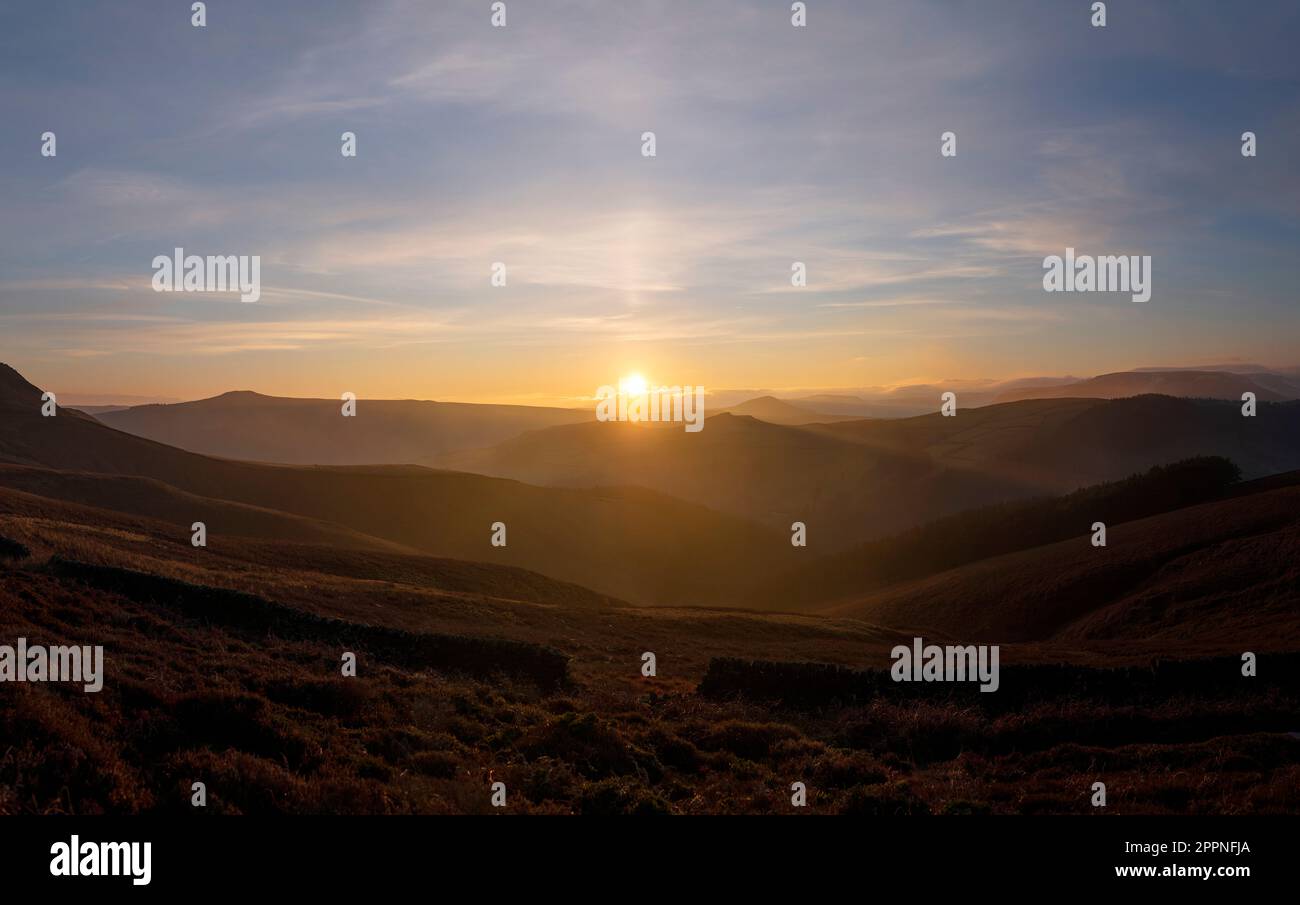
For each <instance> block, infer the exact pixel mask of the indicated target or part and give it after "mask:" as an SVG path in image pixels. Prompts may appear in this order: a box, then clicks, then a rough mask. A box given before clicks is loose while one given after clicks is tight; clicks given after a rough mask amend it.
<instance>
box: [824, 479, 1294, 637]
mask: <svg viewBox="0 0 1300 905" xmlns="http://www.w3.org/2000/svg"><path fill="white" fill-rule="evenodd" d="M1290 478H1291V479H1290V481H1288V482H1285V483H1283V484H1282V486H1277V485H1278V483H1279V482H1276V481H1274V482H1263V483H1262V485H1261V486H1262V487H1263V489H1260V490H1259V491H1258V492H1246V493H1242V494H1240V495H1236V496H1232V497H1230V498H1228V499H1224V500H1219V501H1215V502H1210V503H1204V504H1201V505H1198V506H1192V507H1188V508H1184V509H1178V510H1176V511H1173V512H1169V513H1164V514H1161V515H1156V516H1152V517H1150V518H1145V519H1138V520H1135V521H1131V522H1125V523H1122V524H1118V525H1113V526H1109V527H1108V532H1107V535H1108V536H1107V546H1105V547H1094V546H1092V544H1091V538H1090V533H1089V531H1088V527H1089V526H1087V525H1084V526H1082V527H1081V529H1080V531H1079V533H1078V536H1077V537H1075V538H1072V539H1070V540H1065V541H1060V542H1058V543H1053V544H1048V545H1046V546H1041V547H1035V548H1032V549H1028V550H1022V551H1018V552H1015V553H1010V554H1007V555H1003V556H995V557H991V558H988V559H984V560H980V561H979V562H975V563H971V564H969V565H965V566H961V567H958V568H956V569H951V570H948V571H944V572H939V573H936V574H933V575H930V576H927V577H925V578H921V579H919V580H916V581H907V582H901V583H899V584H896V585H893V586H891V587H889V588H886V589H883V590H881V591H879V592H875V593H869V594H865V595H861V596H859V597H857V598H856V599H848V600H841V601H838V602H836V603H833V604H830V605H827V606H824V607H823V608H822V609H821V610H820V612H824V613H826V614H828V615H834V616H836V617H840V618H844V617H853V618H860V619H864V620H868V621H870V622H872V623H874V624H879V625H883V626H887V627H892V628H903V627H914V628H917V629H918V630H920V629H925V630H929V631H937V632H942V633H945V634H948V635H951V636H955V637H960V638H963V639H965V640H967V641H970V642H974V641H989V642H994V643H1010V642H1027V641H1034V642H1048V641H1050V642H1054V643H1058V644H1060V643H1066V644H1070V643H1083V642H1098V641H1104V642H1108V643H1113V644H1115V645H1117V646H1120V647H1124V646H1128V647H1133V646H1138V645H1142V644H1146V645H1151V644H1153V643H1155V644H1163V645H1166V646H1167V647H1169V648H1170V649H1173V648H1175V647H1178V646H1188V647H1192V646H1195V645H1197V644H1201V645H1205V646H1207V647H1217V648H1218V649H1222V648H1225V647H1228V648H1231V646H1233V645H1238V646H1240V649H1241V650H1253V649H1255V648H1256V647H1258V646H1267V647H1269V648H1270V649H1282V648H1292V649H1294V648H1295V647H1296V646H1300V610H1298V609H1297V607H1296V599H1297V590H1296V589H1297V582H1300V570H1298V568H1297V562H1300V559H1298V558H1297V554H1298V553H1300V474H1297V475H1292V476H1290Z"/></svg>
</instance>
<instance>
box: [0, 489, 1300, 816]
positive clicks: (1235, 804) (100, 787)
mask: <svg viewBox="0 0 1300 905" xmlns="http://www.w3.org/2000/svg"><path fill="white" fill-rule="evenodd" d="M0 537H3V538H5V539H6V540H7V541H8V542H9V543H8V544H6V545H5V546H4V549H5V550H10V551H13V552H14V553H15V554H16V555H5V556H0V639H3V640H4V641H5V642H7V643H14V641H15V639H17V638H24V639H27V641H28V642H29V643H32V644H44V645H52V644H101V645H103V646H104V649H105V674H104V686H103V690H102V691H100V692H99V693H95V694H87V693H85V692H83V691H82V690H80V688H78V687H73V686H70V685H68V684H63V683H22V684H7V685H5V686H3V691H4V693H3V694H0V736H3V737H4V738H5V739H6V744H5V748H4V751H3V752H0V814H12V813H77V814H90V813H141V812H148V813H168V814H175V815H178V816H180V815H184V814H191V813H192V812H193V808H192V807H191V804H190V800H191V795H192V791H191V786H192V784H193V783H194V782H203V783H204V784H205V786H206V788H207V795H208V804H207V809H208V813H219V814H229V813H244V814H279V813H489V812H490V811H491V810H492V807H491V804H490V800H491V791H492V790H491V784H492V783H494V782H497V781H500V782H504V783H506V786H507V790H508V797H507V808H506V810H507V812H509V813H581V814H626V813H633V814H654V813H789V812H790V811H791V808H790V798H789V795H790V792H789V786H790V783H791V782H792V781H794V780H793V779H792V777H794V778H797V780H798V781H802V782H804V783H805V784H806V786H807V788H808V807H807V808H806V809H805V810H802V811H798V812H796V813H811V814H816V813H847V814H861V815H868V816H870V815H875V816H895V815H902V814H924V813H940V814H966V813H981V812H997V813H1029V812H1055V813H1063V812H1064V813H1080V814H1083V813H1089V812H1091V810H1092V808H1091V805H1090V787H1091V784H1092V783H1093V782H1094V781H1096V780H1097V779H1098V778H1099V777H1100V778H1102V779H1104V781H1105V782H1106V783H1107V786H1108V796H1109V802H1108V809H1109V811H1110V812H1111V813H1139V812H1141V813H1186V812H1199V813H1204V812H1211V813H1247V812H1282V813H1294V812H1295V811H1296V810H1297V809H1300V775H1298V774H1297V769H1296V762H1297V756H1300V742H1297V741H1296V740H1294V739H1293V738H1292V737H1291V736H1290V735H1289V734H1288V732H1289V731H1290V729H1291V727H1293V726H1294V725H1295V720H1296V718H1297V714H1298V713H1300V711H1298V710H1297V702H1296V701H1295V700H1294V698H1293V697H1290V696H1289V693H1288V692H1286V691H1285V690H1283V691H1282V692H1281V693H1279V690H1278V683H1277V681H1276V680H1274V679H1270V681H1269V682H1267V683H1264V684H1261V685H1260V686H1258V687H1256V686H1252V685H1251V684H1249V682H1248V681H1246V680H1242V679H1239V678H1238V679H1236V680H1234V681H1224V682H1222V683H1221V684H1220V683H1209V684H1208V685H1205V687H1201V686H1200V685H1198V686H1187V687H1182V688H1178V689H1176V692H1177V693H1176V694H1169V693H1168V691H1167V690H1163V688H1162V686H1160V685H1158V684H1157V685H1156V686H1154V687H1152V688H1148V689H1146V690H1145V691H1144V693H1143V695H1142V696H1140V697H1135V698H1134V699H1133V700H1132V701H1125V700H1123V699H1120V700H1118V701H1117V700H1114V699H1113V698H1114V695H1113V694H1110V693H1107V694H1105V695H1101V696H1099V697H1094V696H1093V695H1092V692H1091V688H1092V687H1093V686H1094V685H1096V681H1097V676H1098V675H1101V674H1099V673H1098V672H1097V669H1096V668H1097V667H1099V666H1103V667H1104V666H1112V665H1113V666H1121V667H1128V668H1139V669H1140V668H1141V665H1142V663H1143V662H1144V658H1148V657H1149V656H1150V655H1151V651H1150V649H1148V650H1147V652H1146V653H1145V654H1142V655H1134V654H1133V653H1131V652H1130V653H1129V654H1127V655H1122V654H1115V653H1108V652H1107V650H1106V649H1105V648H1102V647H1097V646H1095V645H1091V644H1090V642H1088V641H1087V640H1086V639H1079V640H1077V641H1072V642H1071V644H1070V645H1069V647H1068V649H1066V648H1062V649H1052V648H1046V647H1041V646H1036V645H1019V646H1009V647H1005V648H1004V658H1005V662H1006V663H1008V664H1009V665H1008V676H1009V677H1010V679H1009V681H1011V682H1012V683H1013V687H1014V683H1015V681H1016V680H1015V676H1017V675H1020V672H1019V671H1023V669H1033V668H1034V667H1033V664H1043V666H1042V667H1038V668H1040V669H1043V668H1045V669H1048V671H1049V672H1050V674H1051V675H1053V676H1055V677H1057V685H1059V686H1060V688H1061V689H1065V690H1066V691H1065V693H1061V694H1054V695H1052V696H1048V697H1046V698H1043V696H1042V695H1041V694H1040V695H1039V697H1040V700H1038V701H1037V702H1036V703H1033V704H1031V705H1029V706H1025V707H1020V706H1017V707H1015V708H1013V709H1011V710H1010V711H1008V712H1002V713H998V712H996V709H994V710H993V711H989V710H988V708H986V707H983V706H978V705H977V706H974V707H971V706H967V704H965V703H964V702H962V701H960V700H947V699H943V698H934V699H933V700H932V699H930V696H921V697H920V698H918V697H917V696H916V695H914V694H905V695H898V696H896V695H894V694H893V688H892V687H891V686H889V685H885V686H882V687H879V688H875V689H874V690H873V691H872V693H871V694H870V695H867V696H863V697H862V698H860V699H858V700H851V699H850V697H851V695H852V694H854V693H855V692H850V693H849V694H845V693H844V692H836V693H835V694H833V695H832V696H831V697H830V698H828V699H825V700H820V699H819V700H818V701H817V703H816V704H815V706H806V705H803V704H799V703H794V702H793V701H795V700H796V699H798V698H799V697H800V696H801V695H809V694H811V695H814V696H816V695H818V694H820V693H821V692H822V691H823V690H824V688H823V686H824V684H825V682H824V678H823V677H824V675H825V670H824V669H811V668H794V667H791V666H779V665H778V666H777V667H774V668H764V669H760V670H759V671H758V672H757V673H756V672H755V670H753V669H743V670H735V669H732V670H730V671H728V672H727V674H726V683H725V688H724V689H723V693H721V694H719V693H718V691H719V689H718V688H717V687H715V686H717V684H718V683H717V681H716V676H717V675H718V670H719V669H721V667H720V666H719V665H718V664H722V663H732V662H735V661H736V658H738V657H743V658H747V659H748V658H753V659H757V660H760V661H763V662H767V663H776V664H780V663H786V664H791V663H794V664H797V663H798V662H799V661H809V660H817V661H820V662H822V663H828V664H837V665H839V666H843V667H853V668H854V669H858V670H861V669H863V668H864V667H866V668H870V667H883V666H887V665H888V651H889V650H890V649H891V648H892V647H893V646H895V645H897V644H900V643H906V642H907V641H908V640H909V635H908V634H906V633H900V632H896V631H888V630H884V629H880V628H878V627H875V626H871V625H870V624H868V623H865V622H861V621H857V620H842V619H833V618H825V617H816V616H788V615H773V614H758V613H746V612H739V611H722V610H712V611H710V610H684V609H671V608H654V609H640V608H634V607H627V606H622V605H618V604H617V603H616V602H613V601H605V600H601V599H599V598H598V597H596V596H595V595H590V594H589V593H588V592H585V591H582V590H581V589H577V588H573V587H572V586H565V585H561V584H559V583H555V582H551V581H549V580H547V579H544V578H542V577H541V576H532V577H531V579H529V580H528V581H527V582H522V581H519V580H518V577H516V578H514V579H511V580H509V581H499V577H498V576H494V574H493V573H494V572H495V571H496V570H498V569H500V567H492V566H483V565H475V564H465V563H455V562H448V561H445V560H431V559H428V558H425V557H419V556H413V555H408V554H400V553H392V552H384V551H353V550H349V549H342V548H336V547H332V546H318V545H308V544H287V543H280V542H274V541H264V540H250V541H239V540H236V539H228V540H227V541H226V542H225V543H224V544H223V545H222V547H221V548H220V549H213V550H204V551H199V550H195V549H194V548H192V547H190V546H189V545H188V543H187V542H186V541H185V540H184V539H178V538H176V537H175V536H174V534H173V532H172V531H171V527H170V526H169V525H168V524H166V523H163V522H158V521H155V520H151V519H146V518H140V517H131V516H123V515H120V514H117V513H112V512H108V511H106V510H95V509H91V508H89V507H85V506H81V505H78V504H73V503H63V502H58V501H50V500H46V499H44V498H42V497H38V496H33V495H31V494H25V493H20V492H17V491H0ZM151 576H153V577H151ZM510 588H526V589H527V590H526V591H525V592H523V593H516V592H512V591H510V590H509V589H510ZM930 637H931V638H932V639H933V640H936V641H940V642H941V641H943V640H945V639H944V638H943V636H941V635H939V634H933V635H931V636H930ZM1229 646H1230V645H1226V644H1225V645H1221V647H1220V649H1218V650H1210V651H1208V652H1206V651H1197V652H1196V653H1197V654H1198V656H1199V655H1201V654H1206V653H1208V654H1217V655H1218V656H1219V657H1226V656H1228V655H1229V654H1231V651H1230V650H1227V649H1225V648H1227V647H1229ZM1272 650H1274V648H1272V647H1270V646H1267V645H1266V646H1264V647H1261V648H1260V649H1259V653H1260V660H1259V663H1260V669H1261V671H1269V670H1275V668H1281V664H1284V663H1285V662H1286V661H1285V660H1283V659H1278V660H1277V664H1278V666H1277V667H1275V666H1274V661H1273V655H1272V654H1271V653H1270V651H1272ZM1179 651H1180V647H1179V645H1178V643H1177V642H1175V641H1168V642H1166V643H1164V644H1162V645H1161V652H1162V655H1163V656H1165V657H1166V658H1168V657H1172V656H1175V655H1177V654H1178V652H1179ZM345 652H351V653H354V654H355V655H356V656H357V665H358V672H357V675H356V677H353V678H345V677H344V676H343V675H342V672H341V669H340V663H341V658H342V655H343V654H344V653H345ZM645 652H653V653H655V654H656V656H657V675H656V676H654V677H653V678H647V677H645V676H644V675H643V674H642V664H643V662H644V661H643V654H644V653H645ZM503 658H504V659H503ZM1065 661H1068V662H1069V663H1074V664H1078V665H1077V666H1070V665H1068V664H1067V665H1066V666H1061V667H1057V666H1048V664H1053V663H1059V662H1065ZM560 662H562V663H563V669H564V674H563V678H561V679H560V680H559V683H558V684H557V683H556V675H557V674H556V673H555V671H554V669H553V667H552V665H551V664H556V663H560ZM1210 662H1218V661H1210ZM1020 664H1025V666H1024V667H1022V666H1021V665H1020ZM774 669H775V673H776V674H779V675H781V676H782V682H781V686H782V687H781V691H782V696H784V697H788V698H791V699H792V702H791V703H784V702H782V701H781V700H772V699H771V695H770V691H771V688H770V686H765V685H763V684H761V682H760V679H761V677H762V676H764V675H767V674H769V673H772V672H773V670H774ZM1167 671H1168V670H1167V669H1163V668H1162V671H1161V673H1160V675H1164V674H1165V672H1167ZM1202 671H1204V670H1202ZM711 674H712V675H714V676H715V679H712V680H711V679H710V678H709V677H710V675H711ZM1026 674H1027V675H1034V674H1035V673H1033V672H1032V671H1031V672H1029V673H1026ZM701 683H703V687H701ZM710 683H712V684H710ZM1021 684H1023V683H1021ZM1040 684H1041V683H1040ZM1202 684H1204V683H1202ZM1266 686H1267V687H1266ZM1069 689H1077V691H1075V690H1069ZM1211 777H1212V779H1213V781H1212V782H1211V781H1206V780H1207V778H1211Z"/></svg>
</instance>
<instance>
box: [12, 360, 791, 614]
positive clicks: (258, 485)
mask: <svg viewBox="0 0 1300 905" xmlns="http://www.w3.org/2000/svg"><path fill="white" fill-rule="evenodd" d="M40 395H41V393H40V390H38V389H37V388H36V387H34V386H32V385H31V384H29V383H27V381H25V380H23V379H22V377H21V376H20V375H19V374H18V373H17V372H16V371H13V370H12V369H10V368H7V367H6V368H4V369H3V370H0V462H4V463H8V464H11V465H19V466H28V467H29V468H35V469H38V471H30V470H28V471H23V470H21V469H18V470H9V471H8V474H9V475H10V479H11V480H13V481H14V484H15V486H17V487H19V488H20V489H25V488H31V489H34V490H36V491H37V492H44V493H48V494H50V495H52V496H56V497H59V496H61V497H63V498H65V499H78V498H80V495H82V494H89V495H90V498H92V499H98V500H100V501H101V502H105V503H107V504H110V505H112V506H113V507H114V508H116V509H119V510H120V511H124V512H129V513H134V514H138V515H147V516H153V517H156V516H159V515H167V516H169V517H171V518H176V519H178V521H177V524H176V530H177V532H178V533H180V534H183V535H185V536H188V534H189V531H190V525H191V523H192V522H194V521H204V522H205V523H207V527H208V531H209V533H210V535H220V534H221V533H222V532H223V531H232V532H235V531H243V532H249V533H250V536H261V537H266V538H279V537H281V536H282V535H281V532H282V531H284V530H290V527H289V526H288V523H287V522H285V521H284V520H283V519H280V520H277V519H275V518H273V517H271V516H269V515H264V516H262V517H261V518H260V520H259V519H258V518H253V517H252V513H251V509H250V508H249V507H251V508H252V509H256V510H261V511H263V512H264V513H265V511H267V510H271V511H274V512H278V513H285V514H289V515H293V516H298V517H300V518H303V519H307V520H310V521H312V522H316V523H321V522H324V523H329V524H330V525H333V526H337V528H338V529H344V532H345V533H346V532H351V533H353V534H362V535H368V536H369V537H370V538H372V539H377V540H379V541H387V542H389V543H390V544H394V545H398V546H400V547H404V548H408V549H412V550H417V551H420V552H423V553H428V554H433V555H436V556H442V557H448V558H453V559H465V560H480V561H486V562H495V563H502V564H506V565H512V566H519V567H522V568H527V569H531V570H534V571H539V572H542V573H543V574H546V575H549V576H552V577H555V578H559V579H562V580H566V581H572V582H575V583H578V584H581V585H583V586H585V587H588V588H591V589H593V590H597V591H601V592H604V593H607V594H610V595H613V596H615V597H621V598H624V599H627V600H632V601H636V602H642V603H656V604H688V603H715V602H717V601H718V600H719V599H720V598H724V597H725V596H726V595H728V594H729V593H731V592H732V591H733V590H734V589H735V588H736V587H737V586H739V585H740V584H741V583H742V582H741V579H742V577H744V576H747V575H750V574H753V573H755V572H757V573H758V574H766V572H767V571H768V570H771V569H775V568H780V567H781V566H782V565H788V564H790V562H791V560H790V556H791V548H790V545H789V543H788V541H786V540H785V539H784V538H783V537H781V536H780V535H779V534H776V533H773V532H769V531H767V530H764V529H762V528H760V527H758V526H756V525H754V524H752V523H749V522H746V521H744V520H742V519H739V518H736V517H734V516H728V515H725V514H719V513H716V512H712V511H709V510H708V509H706V508H704V507H703V506H700V505H697V504H694V503H691V502H683V501H681V500H677V499H673V498H670V497H667V496H664V495H662V494H658V493H654V492H652V491H648V490H643V489H640V488H636V487H623V488H602V489H590V490H588V489H557V488H546V487H532V486H528V485H526V484H521V483H518V482H515V481H510V480H502V479H498V478H490V477H483V476H480V475H469V474H458V473H454V472H448V471H434V470H431V469H427V468H420V467H416V466H373V467H363V466H355V467H314V468H308V467H301V466H287V465H263V464H257V463H249V462H237V461H232V460H227V459H217V458H211V457H208V456H201V455H197V454H194V453H190V452H186V451H183V450H179V449H175V448H173V447H169V446H165V445H163V444H161V443H156V442H154V441H151V440H146V439H143V438H140V437H135V436H133V435H131V434H126V433H122V432H121V431H117V430H114V429H112V428H109V427H107V426H105V425H103V424H101V423H99V422H98V421H96V420H95V419H93V418H91V417H90V416H88V415H83V414H81V413H79V412H77V411H74V410H62V409H61V410H59V413H58V415H57V416H56V417H51V418H46V417H42V416H41V414H40V405H41V402H40ZM40 470H43V471H40ZM50 471H54V472H64V473H90V474H98V475H107V476H113V478H112V479H111V480H110V479H109V478H105V479H104V480H103V482H100V485H99V486H98V487H96V488H94V489H91V488H90V487H88V486H87V483H86V481H85V479H84V478H78V477H76V476H75V475H68V474H62V475H57V474H56V475H51V474H49V473H48V472H50ZM122 478H133V479H138V480H137V481H136V482H135V483H131V482H123V481H122V480H121V479H122ZM3 480H5V474H4V473H0V481H3ZM90 483H92V484H93V483H95V482H90ZM628 483H630V481H629V482H628ZM159 484H161V485H167V487H169V488H172V489H173V490H174V491H179V492H181V493H183V494H187V495H188V497H186V498H184V501H183V504H181V505H178V504H177V503H178V498H179V495H178V494H175V493H172V492H170V491H168V490H167V489H166V488H162V487H159V486H158V485H159ZM230 504H243V508H232V507H231V505H230ZM495 522H504V523H505V524H506V527H507V544H506V546H504V547H494V546H492V544H491V543H490V540H491V536H492V529H491V526H492V525H493V523H495ZM295 524H297V523H295ZM299 534H300V532H299V533H295V532H294V531H293V530H290V536H299Z"/></svg>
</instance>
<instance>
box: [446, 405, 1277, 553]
mask: <svg viewBox="0 0 1300 905" xmlns="http://www.w3.org/2000/svg"><path fill="white" fill-rule="evenodd" d="M1210 455H1212V456H1223V457H1226V458H1230V459H1231V460H1232V461H1233V462H1235V463H1237V464H1238V465H1239V466H1240V467H1241V468H1242V471H1243V473H1244V474H1245V476H1246V477H1247V478H1253V477H1259V476H1262V475H1266V474H1273V473H1277V472H1282V471H1288V470H1291V469H1296V468H1300V404H1292V403H1286V404H1270V403H1264V404H1261V408H1260V410H1259V415H1258V416H1257V417H1255V418H1243V417H1242V416H1241V413H1240V411H1239V406H1237V405H1234V404H1232V403H1227V402H1212V401H1197V400H1187V399H1174V398H1172V397H1165V396H1143V397H1137V398H1134V399H1123V400H1113V401H1112V400H1101V399H1060V400H1028V401H1025V402H1016V403H1006V404H1002V405H993V406H986V407H983V408H959V409H958V413H957V415H956V416H955V417H943V416H942V415H940V414H939V413H937V412H935V413H933V414H930V415H923V416H919V417H915V418H903V419H893V420H853V421H842V422H838V423H833V424H810V425H804V426H799V427H795V426H789V425H777V424H768V423H765V422H763V421H760V420H758V419H755V418H749V417H744V416H740V415H735V414H719V415H714V416H711V417H709V418H707V419H706V420H705V426H704V429H703V430H701V431H700V432H698V433H686V432H685V431H683V430H681V428H680V425H677V426H675V427H673V426H660V425H644V424H643V425H633V424H620V423H608V424H601V423H592V424H580V425H567V426H563V427H555V428H549V429H547V430H541V431H532V432H529V433H527V434H524V435H522V436H520V437H517V438H515V439H513V440H509V441H506V442H504V443H501V444H498V445H497V446H495V447H491V448H488V449H485V450H476V451H472V452H465V453H458V454H455V455H450V456H446V457H444V458H443V459H442V460H441V464H443V465H444V466H446V467H449V468H454V469H457V470H460V471H469V472H475V473H479V474H486V475H495V476H500V477H509V478H514V479H516V480H521V481H526V482H528V483H532V484H545V485H551V486H560V487H593V486H601V485H604V484H610V483H616V482H627V483H635V484H639V485H641V486H644V487H648V488H651V489H654V490H657V491H660V492H662V493H666V494H670V495H673V496H677V497H680V498H682V499H689V500H692V501H695V502H699V503H702V504H703V505H706V506H708V507H710V508H712V509H716V510H719V511H722V512H728V513H731V514H733V515H737V516H740V517H743V518H746V519H750V520H754V521H757V522H760V523H762V524H764V525H767V526H769V527H770V528H771V529H772V530H774V531H785V532H788V531H789V530H790V525H791V523H792V522H794V521H802V522H804V523H805V524H806V525H807V526H808V532H809V533H808V536H809V546H810V549H811V550H813V551H816V552H818V553H822V552H829V551H831V550H835V549H845V548H847V547H850V546H852V545H853V544H855V543H859V542H861V541H864V540H870V539H873V538H879V537H885V536H888V535H890V534H894V533H897V532H898V531H901V530H904V529H906V528H909V527H912V526H915V525H919V524H923V523H925V522H927V521H931V520H933V519H935V518H939V517H942V516H945V515H950V514H953V513H957V512H960V511H963V510H966V509H971V508H974V507H978V506H984V505H990V504H994V503H1000V502H1006V501H1010V500H1017V499H1026V498H1029V497H1033V496H1040V495H1045V494H1051V495H1055V494H1060V493H1067V492H1069V491H1072V490H1075V489H1078V488H1080V487H1084V486H1088V485H1091V484H1099V483H1103V482H1106V481H1115V480H1120V479H1122V478H1125V477H1128V476H1129V475H1131V474H1135V473H1137V472H1141V471H1145V470H1146V469H1148V468H1151V467H1153V466H1156V465H1163V464H1168V463H1170V462H1176V461H1179V460H1181V459H1187V458H1193V457H1196V456H1210Z"/></svg>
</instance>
